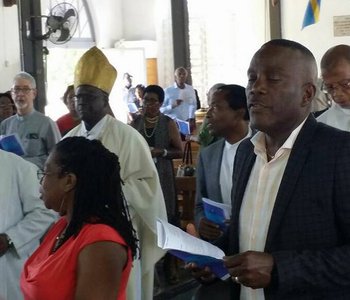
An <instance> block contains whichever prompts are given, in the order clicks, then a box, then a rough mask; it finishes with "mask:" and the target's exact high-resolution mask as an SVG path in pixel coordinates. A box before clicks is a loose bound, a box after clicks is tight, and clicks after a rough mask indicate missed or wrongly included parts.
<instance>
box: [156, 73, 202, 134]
mask: <svg viewBox="0 0 350 300" xmlns="http://www.w3.org/2000/svg"><path fill="white" fill-rule="evenodd" d="M187 76H188V72H187V70H186V69H185V68H184V67H180V68H177V69H176V70H175V82H174V84H173V85H172V86H169V87H167V88H166V89H165V90H164V94H165V95H164V102H163V105H162V107H161V108H160V111H161V112H162V113H163V114H165V115H168V116H169V117H171V118H173V119H174V118H176V119H179V120H182V121H188V122H190V127H191V129H193V128H194V127H195V115H194V113H195V111H196V108H197V102H196V94H195V91H194V89H193V87H192V86H191V85H189V84H187V83H185V82H186V80H187Z"/></svg>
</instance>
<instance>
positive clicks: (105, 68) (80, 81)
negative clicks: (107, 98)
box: [74, 47, 117, 94]
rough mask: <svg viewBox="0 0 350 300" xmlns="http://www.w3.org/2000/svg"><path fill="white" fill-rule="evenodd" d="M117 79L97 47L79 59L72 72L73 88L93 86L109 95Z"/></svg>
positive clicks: (115, 73)
mask: <svg viewBox="0 0 350 300" xmlns="http://www.w3.org/2000/svg"><path fill="white" fill-rule="evenodd" d="M116 78H117V70H116V69H115V68H114V67H113V66H112V65H111V64H110V63H109V61H108V59H107V57H106V56H105V55H104V54H103V53H102V51H101V50H100V49H98V48H97V47H92V48H91V49H89V50H88V51H87V52H85V53H84V55H83V56H82V57H81V58H80V59H79V61H78V63H77V65H76V67H75V71H74V87H75V88H77V87H78V86H80V85H91V86H94V87H96V88H98V89H100V90H102V91H104V92H106V93H107V94H110V92H111V90H112V87H113V85H114V82H115V80H116Z"/></svg>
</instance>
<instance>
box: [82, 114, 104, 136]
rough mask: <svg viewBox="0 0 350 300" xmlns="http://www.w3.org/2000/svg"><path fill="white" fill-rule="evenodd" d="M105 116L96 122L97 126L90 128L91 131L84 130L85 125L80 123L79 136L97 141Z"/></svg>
mask: <svg viewBox="0 0 350 300" xmlns="http://www.w3.org/2000/svg"><path fill="white" fill-rule="evenodd" d="M106 116H107V115H106ZM106 116H104V117H103V118H102V119H101V120H100V121H98V122H97V124H96V125H95V126H94V127H92V128H91V130H89V131H88V130H86V127H85V123H84V122H81V128H80V133H79V136H83V137H86V138H87V139H89V140H97V139H98V136H99V134H100V132H101V130H102V128H103V126H104V125H105V123H106V120H107V118H106Z"/></svg>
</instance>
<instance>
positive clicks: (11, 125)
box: [0, 72, 61, 169]
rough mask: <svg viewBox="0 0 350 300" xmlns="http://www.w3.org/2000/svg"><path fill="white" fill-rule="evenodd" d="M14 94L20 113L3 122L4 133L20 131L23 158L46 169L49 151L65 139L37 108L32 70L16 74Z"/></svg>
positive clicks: (0, 131)
mask: <svg viewBox="0 0 350 300" xmlns="http://www.w3.org/2000/svg"><path fill="white" fill-rule="evenodd" d="M11 94H12V98H13V100H14V102H15V105H16V108H17V113H16V114H15V115H13V116H11V117H9V118H7V119H5V120H4V121H2V122H1V127H0V134H3V135H9V134H18V136H19V139H20V140H21V142H22V146H23V148H24V152H25V153H24V155H23V158H24V159H26V160H28V161H30V162H32V163H34V164H36V165H37V166H38V167H39V168H40V169H42V168H43V167H44V163H45V161H46V158H47V157H48V155H49V152H50V151H51V149H52V148H53V146H54V145H56V143H57V142H58V141H59V140H60V139H61V134H60V132H59V130H58V127H57V124H56V122H54V121H53V120H51V119H50V118H49V117H47V116H45V115H44V114H42V113H40V112H38V111H36V110H35V109H34V100H35V97H36V95H37V90H36V82H35V79H34V77H33V76H32V75H30V74H29V73H26V72H20V73H18V74H17V75H16V76H15V78H14V80H13V86H12V88H11Z"/></svg>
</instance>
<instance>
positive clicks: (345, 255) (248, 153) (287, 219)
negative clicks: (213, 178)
mask: <svg viewBox="0 0 350 300" xmlns="http://www.w3.org/2000/svg"><path fill="white" fill-rule="evenodd" d="M253 150H254V148H253V145H252V143H251V142H250V141H249V140H246V141H243V142H242V143H241V145H240V147H239V149H238V151H237V154H236V163H235V170H234V175H233V188H232V196H233V197H232V199H233V200H232V201H233V202H232V222H231V225H230V228H229V231H228V233H227V235H226V236H225V237H224V239H223V242H224V243H223V244H221V246H222V247H223V248H224V250H225V251H226V254H227V255H232V254H235V253H238V251H239V237H238V233H239V231H238V225H239V211H240V207H241V203H242V199H243V196H244V192H245V189H246V186H247V182H248V179H249V176H250V172H251V170H252V167H253V165H254V162H255V158H256V156H255V154H254V151H253ZM265 252H268V253H270V254H271V255H272V256H273V258H274V269H273V272H272V283H271V285H270V286H269V287H268V288H266V289H265V298H266V299H268V300H269V299H286V300H288V299H298V300H302V299H337V300H339V299H350V134H349V133H348V132H344V131H340V130H337V129H335V128H332V127H330V126H327V125H325V124H322V123H317V121H316V120H315V119H314V117H312V116H310V117H309V118H308V119H307V121H306V122H305V124H304V126H303V128H302V129H301V131H300V133H299V135H298V137H297V139H296V141H295V144H294V146H293V149H292V152H291V155H290V157H289V160H288V163H287V166H286V169H285V172H284V174H283V178H282V181H281V184H280V187H279V190H278V194H277V197H276V201H275V206H274V209H273V212H272V216H271V221H270V226H269V229H268V234H267V240H266V245H265ZM232 293H233V295H232V299H236V298H234V297H238V294H239V285H237V284H233V283H232ZM237 299H238V298H237Z"/></svg>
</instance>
